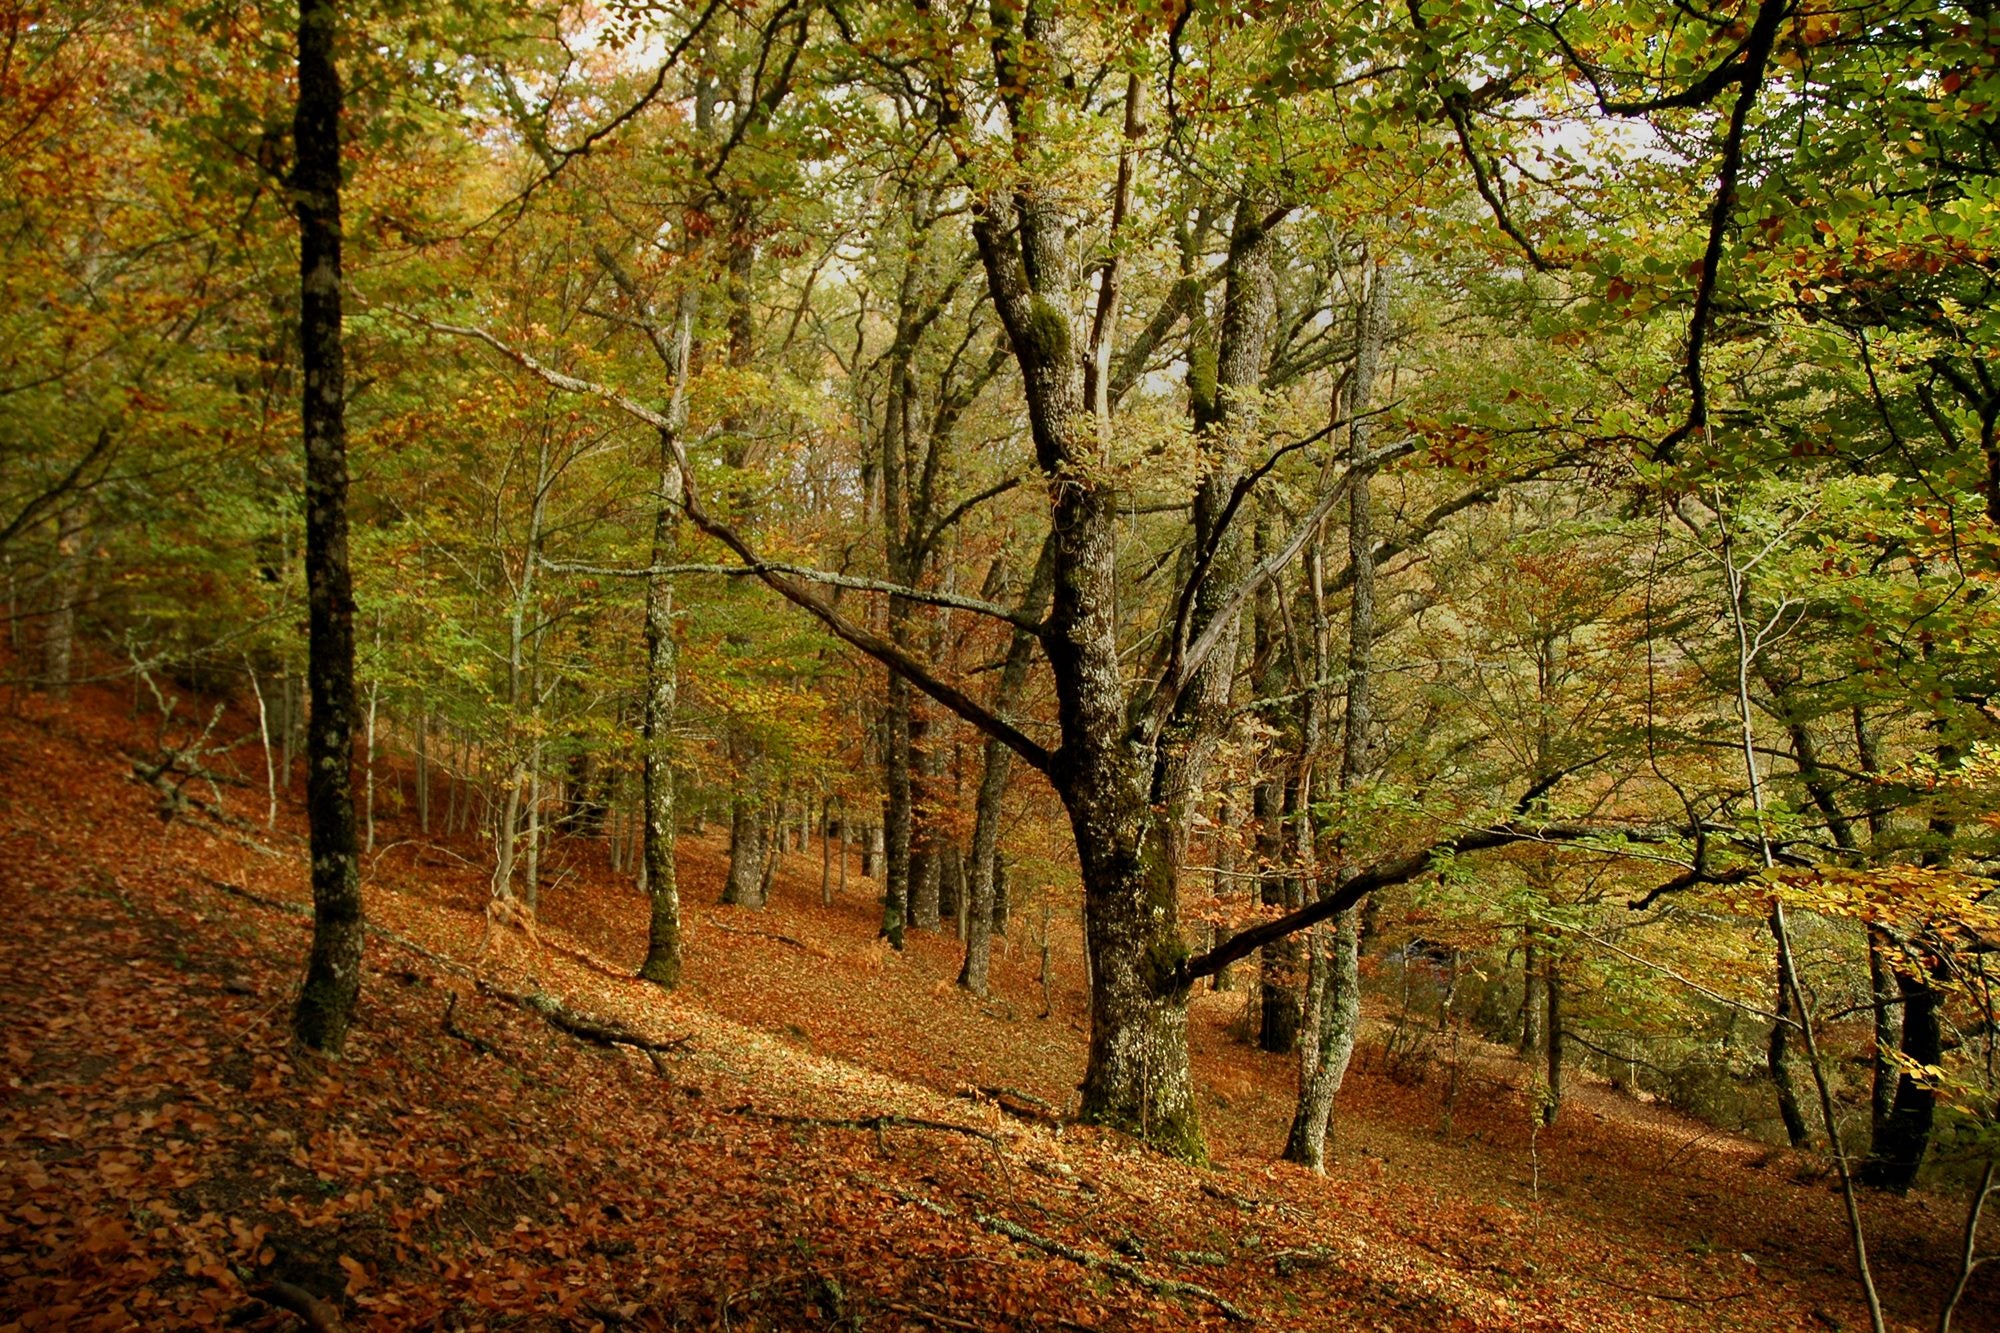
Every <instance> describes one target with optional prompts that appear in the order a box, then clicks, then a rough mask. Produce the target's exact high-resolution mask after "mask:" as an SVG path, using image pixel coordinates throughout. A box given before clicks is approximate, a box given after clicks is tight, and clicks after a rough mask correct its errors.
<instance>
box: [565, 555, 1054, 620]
mask: <svg viewBox="0 0 2000 1333" xmlns="http://www.w3.org/2000/svg"><path fill="white" fill-rule="evenodd" d="M537 563H539V564H540V565H541V567H542V568H543V569H546V570H550V571H552V572H554V573H557V574H587V575H591V576H593V577H597V578H612V579H643V578H651V577H652V576H654V575H655V574H665V575H674V574H716V575H720V576H722V577H724V578H731V577H735V578H740V577H743V576H745V575H748V576H750V577H753V578H762V577H763V576H764V575H766V574H783V575H786V576H787V577H790V578H795V579H803V580H805V581H806V582H807V583H824V584H827V585H828V586H830V587H834V588H850V589H852V590H854V591H856V592H885V593H888V594H889V595H890V596H892V597H906V598H908V599H909V600H910V601H913V602H922V603H924V604H925V605H927V606H946V607H950V608H952V609H953V610H957V611H976V612H978V613H979V614H980V615H983V616H992V617H993V618H994V619H995V620H1004V621H1006V622H1007V623H1008V624H1010V625H1012V626H1013V627H1014V628H1016V629H1019V630H1024V631H1026V632H1027V633H1029V634H1037V635H1038V634H1040V633H1041V628H1042V623H1041V622H1040V621H1039V620H1036V619H1034V618H1032V617H1029V616H1024V615H1022V614H1020V613H1019V612H1017V611H1010V610H1008V609H1007V608H1006V607H1004V606H1001V605H1000V604H999V603H998V602H988V601H985V600H982V599H981V598H978V597H962V596H960V595H959V594H957V593H950V592H930V591H927V590H925V589H923V588H912V587H909V586H908V585H906V584H902V583H890V582H888V581H887V580H885V579H870V578H862V577H861V576H859V575H855V574H836V573H834V572H833V571H832V570H827V569H814V568H812V567H811V566H810V565H793V564H787V563H785V562H784V561H781V560H765V561H762V562H760V563H758V564H754V565H751V564H744V565H718V564H684V565H586V564H579V563H577V562H575V561H571V560H546V559H544V560H538V562H537Z"/></svg>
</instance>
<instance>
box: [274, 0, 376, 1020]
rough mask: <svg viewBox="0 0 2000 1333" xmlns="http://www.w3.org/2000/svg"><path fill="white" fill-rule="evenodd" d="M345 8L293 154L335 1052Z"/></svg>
mask: <svg viewBox="0 0 2000 1333" xmlns="http://www.w3.org/2000/svg"><path fill="white" fill-rule="evenodd" d="M338 23H339V9H338V5H337V3H336V0H300V5H299V28H298V59H299V70H298V110H297V116H296V119H295V120H294V123H293V131H292V142H293V147H294V152H295V154H296V157H297V165H296V166H295V167H294V168H293V170H292V180H291V187H292V199H293V207H294V210H295V211H296V213H297V216H298V222H299V342H300V350H301V367H302V369H303V371H304V380H305V392H304V400H303V404H302V412H301V417H302V423H303V427H304V430H303V434H304V436H305V455H306V467H305V478H306V504H305V509H306V589H307V592H306V600H307V635H306V637H307V663H308V666H307V676H308V679H309V682H310V690H311V694H312V723H311V729H310V731H309V733H308V735H307V739H306V753H307V765H306V814H307V818H308V823H309V825H310V828H311V838H310V844H311V853H312V894H313V938H312V951H311V954H310V955H309V957H308V958H307V961H306V975H305V981H304V984H303V985H302V986H301V987H300V989H299V998H298V1005H297V1008H296V1009H295V1010H294V1011H293V1016H292V1028H293V1031H294V1033H295V1034H296V1035H297V1037H298V1039H299V1041H300V1043H301V1044H302V1045H304V1046H306V1047H308V1048H310V1049H313V1050H317V1051H324V1052H326V1053H328V1054H336V1055H337V1054H338V1053H339V1052H340V1050H341V1047H342V1046H343V1044H344V1043H345V1042H346V1039H347V1029H348V1025H349V1024H350V1023H351V1022H352V1021H353V1017H354V1005H355V1000H356V998H357V997H358V996H359V995H360V993H361V945H362V934H363V919H362V907H361V871H360V862H359V857H358V853H357V851H356V846H357V839H356V837H355V832H356V830H355V827H354V772H353V769H354V587H353V581H352V577H351V575H350V574H349V571H348V563H347V421H346V406H347V384H346V365H345V361H344V358H343V354H342V351H341V339H340V335H341V327H340V325H341V274H340V112H341V88H340V75H339V73H338V71H337V70H336V69H335V67H334V55H333V52H334V41H335V33H336V27H337V25H338Z"/></svg>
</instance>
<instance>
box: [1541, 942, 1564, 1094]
mask: <svg viewBox="0 0 2000 1333" xmlns="http://www.w3.org/2000/svg"><path fill="white" fill-rule="evenodd" d="M1542 959H1543V963H1542V966H1543V968H1544V969H1545V971H1544V974H1543V977H1542V996H1543V998H1544V999H1546V1000H1547V1001H1548V1015H1549V1016H1548V1024H1547V1026H1546V1027H1545V1028H1544V1029H1543V1033H1542V1035H1543V1038H1544V1042H1543V1048H1542V1053H1543V1055H1544V1056H1545V1057H1546V1060H1545V1062H1544V1064H1543V1079H1542V1123H1543V1124H1544V1125H1553V1124H1554V1123H1555V1122H1556V1117H1557V1116H1558V1115H1559V1114H1561V1112H1562V1100H1563V1009H1562V1001H1563V988H1562V965H1561V964H1560V963H1559V962H1558V961H1557V958H1556V955H1555V953H1554V951H1553V950H1548V949H1544V950H1543V951H1542Z"/></svg>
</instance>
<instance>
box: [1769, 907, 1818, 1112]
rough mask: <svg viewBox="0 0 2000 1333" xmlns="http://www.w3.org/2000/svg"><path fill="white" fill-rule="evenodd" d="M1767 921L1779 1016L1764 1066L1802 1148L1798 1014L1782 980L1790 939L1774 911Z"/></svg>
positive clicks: (1773, 1025) (1785, 973)
mask: <svg viewBox="0 0 2000 1333" xmlns="http://www.w3.org/2000/svg"><path fill="white" fill-rule="evenodd" d="M1768 924H1769V926H1770V929H1771V938H1772V939H1773V940H1774V941H1775V942H1776V944H1777V949H1778V952H1777V972H1778V981H1777V1014H1778V1019H1777V1021H1776V1022H1774V1023H1772V1024H1771V1040H1770V1045H1769V1046H1768V1047H1767V1048H1766V1049H1765V1052H1764V1067H1765V1069H1766V1070H1768V1071H1769V1072H1770V1075H1771V1087H1772V1089H1773V1090H1774V1091H1775V1092H1776V1093H1777V1096H1778V1118H1779V1119H1780V1120H1783V1121H1784V1122H1785V1138H1786V1140H1787V1141H1788V1142H1789V1143H1790V1144H1791V1145H1792V1146H1793V1147H1794V1148H1803V1147H1805V1146H1806V1144H1807V1143H1808V1142H1810V1141H1811V1139H1812V1131H1811V1130H1810V1129H1809V1128H1807V1126H1806V1117H1805V1112H1804V1111H1803V1110H1801V1109H1800V1107H1799V1092H1798V1084H1797V1083H1796V1081H1795V1080H1794V1079H1793V1078H1792V1061H1791V1032H1792V1025H1793V1024H1794V1023H1795V1022H1796V1020H1797V1018H1798V1015H1796V1014H1794V1013H1793V1012H1792V988H1791V987H1790V985H1788V984H1787V983H1786V981H1785V977H1786V975H1787V974H1788V972H1789V970H1790V967H1791V959H1790V958H1789V957H1788V956H1787V949H1788V944H1789V941H1788V940H1787V939H1786V938H1785V936H1784V934H1783V933H1782V932H1781V931H1780V929H1779V927H1778V918H1777V915H1776V913H1773V914H1772V915H1771V916H1770V917H1769V919H1768Z"/></svg>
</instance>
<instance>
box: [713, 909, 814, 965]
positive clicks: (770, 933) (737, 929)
mask: <svg viewBox="0 0 2000 1333" xmlns="http://www.w3.org/2000/svg"><path fill="white" fill-rule="evenodd" d="M707 925H708V928H709V929H710V930H719V931H722V932H724V933H725V934H729V935H754V936H756V937H757V938H758V939H760V940H776V941H777V942H778V943H780V944H789V945H791V946H792V947H793V948H794V949H800V950H803V951H804V952H806V953H809V954H811V955H812V956H813V957H815V958H831V957H832V956H833V955H832V954H830V953H828V952H827V951H826V950H825V949H822V948H819V947H817V946H815V945H811V944H807V943H806V942H805V941H804V940H802V939H797V938H795V937H793V936H791V935H781V934H779V933H778V932H777V931H775V930H748V929H745V928H744V927H742V926H725V925H723V924H722V923H721V922H720V921H717V920H716V919H715V918H714V917H710V918H709V919H708V921H707Z"/></svg>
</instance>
